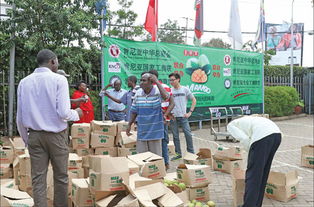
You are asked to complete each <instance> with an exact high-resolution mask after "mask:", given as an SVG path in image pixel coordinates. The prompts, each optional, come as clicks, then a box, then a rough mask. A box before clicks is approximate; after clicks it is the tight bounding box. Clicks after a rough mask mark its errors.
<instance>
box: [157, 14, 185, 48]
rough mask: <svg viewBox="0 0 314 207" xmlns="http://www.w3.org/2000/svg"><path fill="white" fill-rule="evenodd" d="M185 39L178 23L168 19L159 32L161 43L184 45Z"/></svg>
mask: <svg viewBox="0 0 314 207" xmlns="http://www.w3.org/2000/svg"><path fill="white" fill-rule="evenodd" d="M162 28H163V29H162ZM183 37H184V31H182V30H180V26H179V24H178V22H177V21H171V20H170V19H168V20H167V22H166V23H164V24H162V25H161V28H160V29H159V30H158V39H159V40H160V41H161V42H168V43H176V44H183V43H184V39H183Z"/></svg>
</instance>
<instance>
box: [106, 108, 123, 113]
mask: <svg viewBox="0 0 314 207" xmlns="http://www.w3.org/2000/svg"><path fill="white" fill-rule="evenodd" d="M108 111H112V112H115V113H119V112H124V110H123V111H116V110H113V109H109V110H108Z"/></svg>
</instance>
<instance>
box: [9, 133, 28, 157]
mask: <svg viewBox="0 0 314 207" xmlns="http://www.w3.org/2000/svg"><path fill="white" fill-rule="evenodd" d="M10 142H11V144H12V146H13V151H14V157H17V156H19V155H22V154H25V150H26V147H25V143H24V141H23V139H22V138H21V137H15V138H13V139H11V138H10Z"/></svg>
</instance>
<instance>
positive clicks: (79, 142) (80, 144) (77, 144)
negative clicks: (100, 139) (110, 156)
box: [71, 138, 89, 149]
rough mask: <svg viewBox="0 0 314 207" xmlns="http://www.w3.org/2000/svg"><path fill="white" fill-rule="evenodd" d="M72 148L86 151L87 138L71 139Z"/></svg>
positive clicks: (87, 146)
mask: <svg viewBox="0 0 314 207" xmlns="http://www.w3.org/2000/svg"><path fill="white" fill-rule="evenodd" d="M71 142H72V148H73V149H88V148H89V138H75V139H74V138H72V139H71Z"/></svg>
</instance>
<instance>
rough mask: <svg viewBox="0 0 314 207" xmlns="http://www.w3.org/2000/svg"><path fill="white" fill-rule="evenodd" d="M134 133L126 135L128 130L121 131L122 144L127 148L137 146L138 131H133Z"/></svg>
mask: <svg viewBox="0 0 314 207" xmlns="http://www.w3.org/2000/svg"><path fill="white" fill-rule="evenodd" d="M131 133H132V135H131V136H128V135H126V132H121V139H122V146H123V147H125V148H136V140H137V132H136V131H131Z"/></svg>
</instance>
